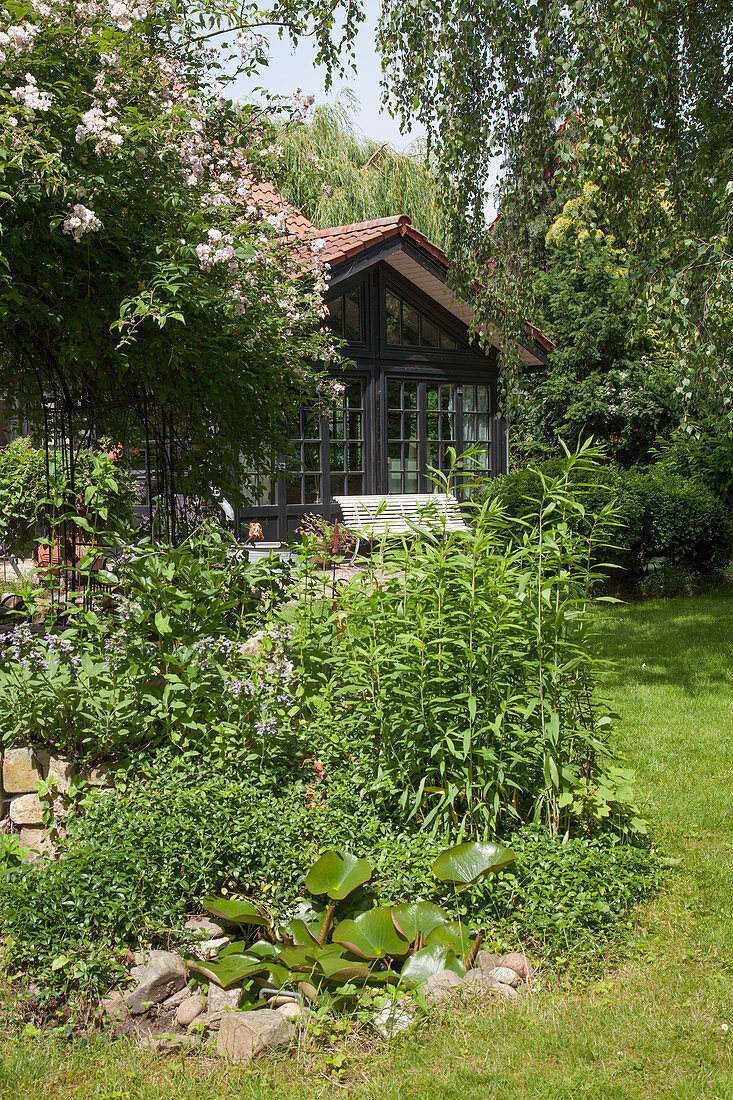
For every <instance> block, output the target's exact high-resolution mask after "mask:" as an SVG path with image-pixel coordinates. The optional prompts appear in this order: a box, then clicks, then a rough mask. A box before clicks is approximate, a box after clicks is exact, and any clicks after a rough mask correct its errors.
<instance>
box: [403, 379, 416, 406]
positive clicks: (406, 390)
mask: <svg viewBox="0 0 733 1100" xmlns="http://www.w3.org/2000/svg"><path fill="white" fill-rule="evenodd" d="M402 400H403V403H404V408H406V409H416V408H417V382H405V383H404V387H403V390H402Z"/></svg>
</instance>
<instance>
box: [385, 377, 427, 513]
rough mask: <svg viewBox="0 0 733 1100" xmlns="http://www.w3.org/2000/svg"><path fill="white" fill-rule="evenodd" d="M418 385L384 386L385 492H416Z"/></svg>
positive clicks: (418, 466) (395, 382)
mask: <svg viewBox="0 0 733 1100" xmlns="http://www.w3.org/2000/svg"><path fill="white" fill-rule="evenodd" d="M418 385H419V383H418V382H400V381H397V380H396V379H391V380H390V381H389V382H388V383H387V492H388V493H417V492H419V489H418V483H419V471H420V461H419V448H418V439H419V434H418V433H419V427H418V408H417V388H418Z"/></svg>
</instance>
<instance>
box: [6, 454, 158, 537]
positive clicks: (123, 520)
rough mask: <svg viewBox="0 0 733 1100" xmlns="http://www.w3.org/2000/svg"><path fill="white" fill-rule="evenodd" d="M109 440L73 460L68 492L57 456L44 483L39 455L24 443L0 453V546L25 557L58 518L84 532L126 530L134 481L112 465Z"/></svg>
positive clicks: (66, 477)
mask: <svg viewBox="0 0 733 1100" xmlns="http://www.w3.org/2000/svg"><path fill="white" fill-rule="evenodd" d="M118 457H119V455H118V451H117V449H116V448H114V447H113V445H112V443H111V441H110V440H101V441H100V442H99V444H98V445H97V446H96V447H95V448H89V447H87V448H84V449H82V450H80V451H79V452H78V453H77V455H76V460H75V466H74V487H73V491H72V488H71V483H70V478H69V475H68V472H67V470H66V468H65V465H64V463H63V462H62V461H61V459H60V456H59V455H58V454H57V453H56V452H55V451H54V450H53V449H51V451H50V452H49V467H48V480H47V471H46V454H45V451H43V450H40V449H39V448H37V447H34V445H33V443H32V442H31V440H30V439H25V438H20V439H15V440H13V442H12V443H10V444H8V446H7V447H3V448H0V545H2V546H4V547H5V548H6V549H8V550H10V551H11V552H12V553H14V554H16V555H18V556H20V557H22V556H25V555H27V554H30V552H31V550H32V549H33V546H34V543H35V540H36V538H38V537H40V536H42V535H45V534H47V530H46V528H47V525H48V523H49V522H50V521H52V520H53V518H54V516H56V515H59V514H69V513H71V514H74V515H77V516H79V517H80V518H81V520H82V522H83V524H85V529H91V530H92V531H98V532H100V533H101V532H105V533H114V532H118V533H119V532H121V531H124V530H126V529H127V528H129V526H130V524H131V522H132V520H133V505H134V504H135V502H136V501H137V499H138V495H139V494H138V489H137V483H136V481H135V478H134V477H133V475H132V474H130V473H129V472H128V471H126V470H124V469H122V468H121V467H120V466H119V465H118V462H117V459H118Z"/></svg>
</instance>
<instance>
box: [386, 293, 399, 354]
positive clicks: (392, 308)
mask: <svg viewBox="0 0 733 1100" xmlns="http://www.w3.org/2000/svg"><path fill="white" fill-rule="evenodd" d="M401 315H402V302H401V301H400V300H399V298H398V297H397V295H396V294H393V293H392V291H391V290H388V291H387V343H388V344H399V343H400V342H401V336H400V332H401Z"/></svg>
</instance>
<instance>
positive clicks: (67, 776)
mask: <svg viewBox="0 0 733 1100" xmlns="http://www.w3.org/2000/svg"><path fill="white" fill-rule="evenodd" d="M48 778H49V779H55V780H56V790H57V791H58V792H59V794H66V792H67V791H68V789H69V787H70V786H71V780H72V779H73V778H74V771H73V768H72V767H71V764H70V763H69V761H68V760H64V758H63V756H52V757H51V759H50V760H49V762H48Z"/></svg>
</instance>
